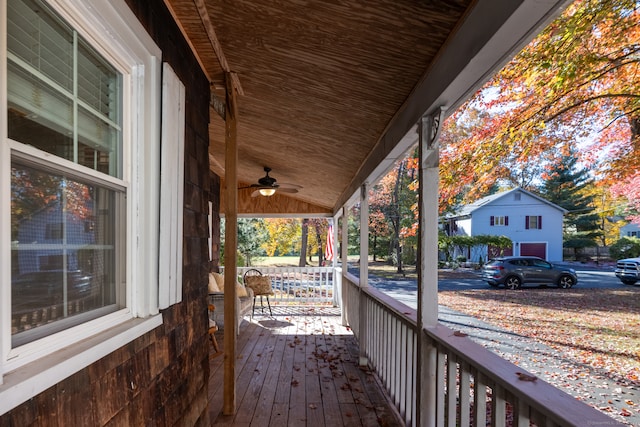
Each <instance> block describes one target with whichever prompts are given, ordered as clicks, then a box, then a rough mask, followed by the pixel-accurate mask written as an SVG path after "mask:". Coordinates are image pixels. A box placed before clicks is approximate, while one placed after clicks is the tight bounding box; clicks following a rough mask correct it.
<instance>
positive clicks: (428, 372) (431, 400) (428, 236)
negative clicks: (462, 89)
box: [416, 108, 444, 426]
mask: <svg viewBox="0 0 640 427" xmlns="http://www.w3.org/2000/svg"><path fill="white" fill-rule="evenodd" d="M443 120H444V108H438V109H437V110H436V111H435V112H433V113H432V114H430V115H425V116H423V117H422V118H421V119H420V121H419V122H418V146H419V147H418V150H419V156H420V171H419V182H420V185H419V193H418V200H419V202H418V212H419V214H418V218H419V219H418V221H419V227H418V266H417V272H418V328H419V330H418V352H419V353H418V357H417V360H418V384H417V387H416V390H417V396H416V398H417V400H418V403H419V405H418V411H417V418H418V419H417V422H418V425H420V426H435V425H436V417H437V407H436V402H437V389H436V362H437V360H436V356H437V349H436V347H435V346H434V345H433V343H432V341H431V340H428V339H427V338H426V334H425V333H424V329H425V328H432V327H435V326H436V325H437V324H438V179H439V178H438V167H439V151H438V150H439V147H438V137H439V136H440V125H441V123H442V121H443Z"/></svg>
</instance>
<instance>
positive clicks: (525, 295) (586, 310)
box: [438, 287, 640, 425]
mask: <svg viewBox="0 0 640 427" xmlns="http://www.w3.org/2000/svg"><path fill="white" fill-rule="evenodd" d="M438 299H439V303H440V304H441V305H444V306H446V307H449V308H451V309H453V310H456V311H459V312H462V313H464V314H466V315H469V316H471V317H473V318H477V319H479V320H481V321H483V322H486V323H488V324H490V325H495V326H497V327H498V328H499V329H501V330H506V331H508V332H509V333H511V337H512V338H511V339H512V340H513V341H514V344H515V345H520V344H521V345H523V346H525V345H529V344H525V342H526V343H530V342H531V341H530V340H529V339H531V340H533V341H534V342H537V343H540V344H543V345H545V346H547V347H549V348H550V349H552V350H553V351H554V352H551V350H548V351H549V352H548V353H547V352H546V351H547V350H539V349H537V350H535V351H534V352H533V353H531V354H529V353H523V354H518V352H517V351H513V350H511V351H506V352H501V351H500V349H499V345H496V346H495V347H493V348H492V350H493V351H495V352H497V353H499V354H500V355H501V356H503V357H505V358H507V359H509V360H511V361H512V362H513V363H515V364H517V365H519V366H520V365H522V367H523V369H527V370H528V371H530V372H535V373H536V374H538V375H539V377H541V378H543V379H544V380H546V381H548V382H550V383H551V384H553V385H555V386H556V387H559V388H561V389H563V390H564V391H566V392H567V393H569V394H571V395H573V396H574V397H576V398H577V399H579V400H581V401H584V402H586V403H588V404H590V405H592V406H594V407H596V408H598V409H599V410H601V411H602V412H606V413H607V414H610V416H612V417H614V418H616V419H619V420H622V418H620V417H623V418H624V419H625V422H627V423H628V422H631V423H632V424H633V425H636V422H635V421H636V420H638V419H640V396H638V393H636V392H634V390H638V389H639V388H640V287H630V288H624V289H617V288H613V289H579V288H578V287H577V288H573V289H567V290H564V291H562V292H558V289H552V288H549V289H546V288H531V289H521V290H518V291H511V292H506V291H505V292H497V291H496V290H495V289H488V290H486V291H485V290H473V291H455V292H448V291H442V292H439V293H438ZM463 333H464V332H463ZM479 334H480V333H479ZM453 335H455V336H457V335H456V332H454V333H453ZM475 335H476V334H475V332H474V337H475ZM519 337H522V338H519ZM519 340H521V341H522V343H519V342H518V341H519ZM486 345H487V347H492V343H487V344H486ZM516 348H517V347H516ZM555 352H557V353H558V354H559V355H561V357H556V356H554V355H553V354H554V353H555ZM532 366H533V367H534V368H533V369H532ZM536 367H537V368H536ZM519 379H520V380H522V381H526V379H525V377H522V376H519ZM534 381H535V380H534Z"/></svg>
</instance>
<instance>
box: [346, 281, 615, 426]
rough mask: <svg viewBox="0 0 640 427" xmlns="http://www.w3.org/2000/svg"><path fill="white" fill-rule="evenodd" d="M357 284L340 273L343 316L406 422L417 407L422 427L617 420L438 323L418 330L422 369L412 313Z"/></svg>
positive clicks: (412, 418) (605, 422)
mask: <svg viewBox="0 0 640 427" xmlns="http://www.w3.org/2000/svg"><path fill="white" fill-rule="evenodd" d="M356 281H357V278H355V277H353V276H349V275H347V276H346V277H343V278H342V283H343V289H342V292H343V302H344V307H343V311H345V313H344V319H345V320H346V321H347V322H348V324H349V326H350V327H351V329H352V330H353V333H354V334H355V335H356V337H357V338H358V341H359V345H360V347H361V350H363V351H364V353H365V354H366V357H367V359H368V363H369V365H370V366H371V367H372V368H373V369H374V370H375V371H376V373H377V375H378V377H379V378H380V379H381V381H382V383H383V385H384V386H385V388H386V390H387V392H388V393H389V396H390V397H391V399H392V401H393V403H394V404H395V406H396V408H397V410H398V412H399V413H400V415H401V417H402V418H403V419H404V422H405V424H406V425H407V426H415V425H417V419H418V412H419V413H420V415H419V417H420V418H421V422H420V424H421V425H424V426H476V427H479V426H482V427H485V426H487V425H491V426H519V427H522V426H526V427H529V426H531V425H534V426H585V425H609V426H610V425H621V424H619V423H617V422H616V421H615V420H613V419H612V418H610V417H608V416H606V415H605V414H603V413H601V412H599V411H597V410H596V409H594V408H592V407H591V406H588V405H587V404H585V403H583V402H580V401H579V400H577V399H575V398H573V397H571V396H569V395H568V394H566V393H564V392H562V391H561V390H559V389H557V388H555V387H553V386H552V385H550V384H548V383H546V382H545V381H543V380H541V379H539V378H535V377H529V378H527V377H526V375H528V373H527V372H525V371H524V370H523V369H521V368H519V367H517V366H516V365H514V364H512V363H510V362H508V361H506V360H504V359H502V358H501V357H499V356H497V355H496V354H494V353H492V352H490V351H489V350H487V349H485V348H484V347H482V346H481V345H479V344H477V343H475V342H473V341H471V340H470V339H468V338H466V337H465V336H464V334H460V333H456V332H454V331H453V330H451V329H449V328H447V327H445V326H442V325H438V326H436V327H434V328H430V329H424V330H422V333H423V336H422V344H421V345H422V348H423V352H422V360H423V366H424V371H425V372H422V374H421V373H420V372H419V370H418V360H417V357H418V354H419V353H418V345H419V344H418V332H417V331H418V330H420V329H419V328H418V327H417V316H416V312H415V310H413V309H412V308H410V307H407V306H406V305H404V304H402V303H400V302H398V301H396V300H394V299H392V298H390V297H388V296H387V295H385V294H383V293H381V292H380V291H378V290H377V289H375V288H371V287H365V288H360V287H358V286H357V284H356ZM360 309H362V310H364V312H363V313H360V312H359V310H360ZM363 328H367V329H366V331H364V330H363ZM361 337H364V339H361ZM420 376H421V377H422V379H423V380H422V382H421V385H419V384H420V383H419V380H418V378H419V377H420ZM418 387H419V388H420V392H421V393H423V394H422V397H421V398H420V400H422V402H426V403H423V404H422V406H420V402H419V398H418V397H417V390H418Z"/></svg>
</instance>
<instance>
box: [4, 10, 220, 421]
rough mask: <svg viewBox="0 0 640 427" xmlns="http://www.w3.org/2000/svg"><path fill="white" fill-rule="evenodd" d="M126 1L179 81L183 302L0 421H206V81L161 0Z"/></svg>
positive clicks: (207, 95) (207, 362) (208, 196)
mask: <svg viewBox="0 0 640 427" xmlns="http://www.w3.org/2000/svg"><path fill="white" fill-rule="evenodd" d="M126 1H127V3H128V4H129V6H130V8H131V10H133V12H134V13H135V14H136V16H137V17H138V18H139V20H140V21H141V22H142V24H143V25H144V27H145V28H146V29H147V31H148V32H149V34H151V37H152V38H153V39H154V40H155V42H156V44H158V46H160V48H161V49H162V52H163V58H162V59H163V61H165V62H168V63H169V64H170V65H171V67H172V68H173V69H174V70H175V72H176V74H177V75H178V76H179V78H180V80H181V81H182V82H183V83H184V85H185V87H186V126H185V129H186V136H185V150H186V153H185V184H184V185H185V192H184V194H185V203H184V218H185V222H184V241H183V245H184V246H183V248H184V250H183V254H184V257H183V266H184V269H183V294H182V302H181V303H180V304H176V305H173V306H171V307H169V308H168V309H166V310H164V311H163V316H164V324H163V325H162V326H161V327H158V328H156V329H155V330H153V331H151V332H149V333H147V334H145V335H144V336H142V337H140V338H138V339H137V340H135V341H133V342H132V343H130V344H128V345H125V346H123V347H121V348H119V349H117V350H116V351H114V352H113V353H111V354H109V355H108V356H106V357H104V358H102V359H101V360H99V361H97V362H96V363H94V364H92V365H91V366H89V367H87V368H86V369H83V370H82V371H80V372H78V373H76V374H75V375H72V376H71V377H69V378H66V379H65V380H63V381H62V382H60V383H58V384H57V385H56V386H54V387H51V388H50V389H48V390H46V391H44V392H43V393H41V394H39V395H38V396H36V397H34V398H33V399H31V400H30V401H27V402H26V403H24V404H22V405H20V406H18V407H17V408H15V409H13V410H12V411H10V412H9V413H7V414H5V415H4V416H2V417H0V426H9V425H12V426H13V425H20V426H22V425H34V426H49V425H56V426H63V425H75V426H102V425H127V426H129V425H130V426H144V425H153V426H173V425H196V426H205V425H207V426H208V425H209V415H208V411H207V395H208V384H207V383H208V378H209V343H208V340H207V335H206V333H207V327H206V326H207V317H206V316H207V314H206V313H207V307H206V298H205V297H206V292H207V287H206V283H207V282H206V280H207V272H208V257H209V255H208V248H207V244H208V243H207V241H208V240H207V239H208V222H207V213H208V201H209V199H210V197H211V179H210V176H209V164H208V145H209V140H208V131H209V129H208V125H209V106H208V103H209V82H208V80H207V78H206V76H205V75H204V74H203V73H202V71H201V69H200V66H199V65H198V62H197V60H196V59H195V57H194V56H193V55H192V54H191V50H190V48H189V46H188V44H187V43H186V41H185V40H184V39H183V37H182V34H181V32H180V31H179V29H178V27H177V26H176V24H175V23H174V21H173V18H172V16H171V14H170V13H169V11H168V10H167V8H166V6H165V4H164V2H163V1H162V0H126ZM214 197H217V193H216V195H215V196H214ZM160 262H162V260H160Z"/></svg>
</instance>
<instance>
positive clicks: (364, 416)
mask: <svg viewBox="0 0 640 427" xmlns="http://www.w3.org/2000/svg"><path fill="white" fill-rule="evenodd" d="M256 314H257V315H256V316H254V317H253V319H251V321H249V319H248V318H247V319H245V321H244V322H243V323H242V325H241V327H240V335H239V336H238V338H237V344H236V345H237V358H236V375H237V380H236V405H237V408H238V410H237V411H236V414H235V415H230V416H224V415H222V413H221V410H222V404H223V396H222V393H223V391H224V389H223V387H222V381H223V359H224V357H223V356H220V357H215V358H212V359H211V360H210V378H209V416H210V419H211V422H212V425H216V426H237V427H242V426H252V425H253V426H267V425H269V426H274V427H283V426H295V427H300V426H308V427H334V426H343V425H344V426H355V427H358V426H374V425H384V426H400V425H402V423H401V422H400V420H399V419H398V417H397V415H396V412H395V410H394V409H393V408H392V407H391V406H390V404H389V400H388V398H387V397H386V394H385V392H384V391H383V390H382V389H381V388H380V386H379V384H380V383H379V381H378V380H377V379H376V377H375V376H374V375H373V374H372V373H371V372H369V371H368V370H367V369H361V368H360V367H359V366H358V346H357V342H356V340H355V338H354V337H353V334H352V333H351V331H350V330H349V329H348V328H345V327H343V326H342V325H340V312H339V309H337V308H333V307H329V306H300V307H294V306H274V307H273V316H269V315H263V314H262V313H256ZM223 333H224V331H219V332H218V342H220V343H223V342H224V340H223Z"/></svg>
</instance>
